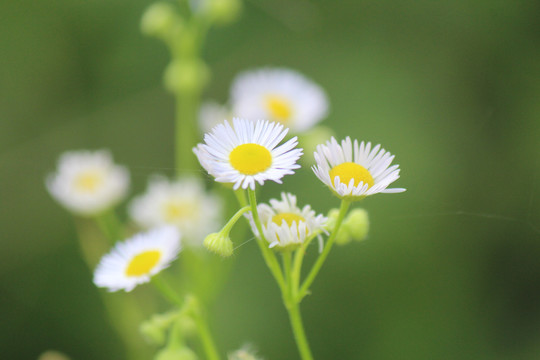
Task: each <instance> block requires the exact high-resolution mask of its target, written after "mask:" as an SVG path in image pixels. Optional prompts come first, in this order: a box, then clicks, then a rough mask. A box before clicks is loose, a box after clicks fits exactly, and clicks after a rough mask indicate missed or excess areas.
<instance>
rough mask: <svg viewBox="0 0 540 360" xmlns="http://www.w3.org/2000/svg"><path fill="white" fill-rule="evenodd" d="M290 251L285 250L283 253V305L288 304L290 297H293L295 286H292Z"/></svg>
mask: <svg viewBox="0 0 540 360" xmlns="http://www.w3.org/2000/svg"><path fill="white" fill-rule="evenodd" d="M291 261H292V258H291V253H290V252H289V251H286V252H284V253H283V273H284V274H285V283H286V284H287V288H286V289H287V293H286V294H283V295H284V299H285V306H290V305H292V304H290V302H291V301H290V299H294V298H295V293H296V290H297V288H295V287H294V280H293V276H292V272H291Z"/></svg>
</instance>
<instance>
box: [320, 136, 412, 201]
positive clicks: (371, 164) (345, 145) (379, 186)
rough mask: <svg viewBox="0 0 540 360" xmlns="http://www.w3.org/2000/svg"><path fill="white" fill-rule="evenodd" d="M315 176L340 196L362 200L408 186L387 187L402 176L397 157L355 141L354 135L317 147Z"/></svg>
mask: <svg viewBox="0 0 540 360" xmlns="http://www.w3.org/2000/svg"><path fill="white" fill-rule="evenodd" d="M314 156H315V161H316V162H317V165H315V166H313V167H312V169H313V171H314V172H315V175H317V177H318V178H319V179H320V180H321V181H322V182H323V183H325V184H326V185H327V186H328V187H329V188H330V189H331V190H332V191H333V192H334V193H335V194H337V196H338V197H340V198H347V199H350V200H360V199H363V198H364V197H366V196H369V195H373V194H377V193H398V192H403V191H405V189H401V188H393V189H387V187H388V186H389V185H390V184H391V183H393V182H394V181H396V180H397V179H398V178H399V165H392V166H390V164H391V163H392V160H393V159H394V156H393V155H392V154H390V153H389V152H387V151H386V150H384V149H382V148H381V145H377V146H375V147H374V148H373V149H372V148H371V143H369V142H368V143H367V144H366V143H364V142H363V141H362V142H361V143H360V144H358V140H354V144H353V142H352V141H351V138H350V137H347V138H346V139H345V140H342V141H341V145H340V144H338V142H337V141H336V139H335V138H333V137H332V138H331V140H330V141H327V142H326V144H324V145H319V146H317V151H316V152H315V154H314Z"/></svg>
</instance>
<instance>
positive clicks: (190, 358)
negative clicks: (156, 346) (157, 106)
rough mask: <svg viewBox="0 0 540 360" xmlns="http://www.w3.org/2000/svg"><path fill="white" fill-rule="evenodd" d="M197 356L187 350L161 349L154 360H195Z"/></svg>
mask: <svg viewBox="0 0 540 360" xmlns="http://www.w3.org/2000/svg"><path fill="white" fill-rule="evenodd" d="M197 359H198V358H197V355H195V353H194V352H193V351H192V350H191V349H189V348H187V347H181V348H178V349H163V350H161V351H160V352H158V353H157V354H156V356H155V357H154V360H197Z"/></svg>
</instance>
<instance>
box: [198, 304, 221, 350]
mask: <svg viewBox="0 0 540 360" xmlns="http://www.w3.org/2000/svg"><path fill="white" fill-rule="evenodd" d="M193 301H194V304H193V320H194V321H195V325H197V330H198V332H199V338H200V340H201V343H202V345H203V348H204V352H205V354H206V359H207V360H219V359H220V356H219V353H218V352H217V348H216V345H215V343H214V339H213V338H212V334H211V333H210V330H209V329H208V325H207V323H206V319H205V317H204V314H202V310H201V308H200V306H199V302H198V301H197V299H196V298H193Z"/></svg>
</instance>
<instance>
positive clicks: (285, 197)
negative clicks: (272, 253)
mask: <svg viewBox="0 0 540 360" xmlns="http://www.w3.org/2000/svg"><path fill="white" fill-rule="evenodd" d="M269 202H270V205H267V204H259V205H258V206H257V211H258V213H259V218H260V220H261V225H262V229H263V234H264V237H265V238H266V240H267V241H268V242H269V243H270V245H269V247H271V248H272V247H274V246H275V247H277V248H281V249H294V248H295V247H297V246H299V245H301V244H303V243H304V241H305V240H306V238H307V237H308V236H309V235H311V234H313V233H314V232H316V231H319V230H323V225H324V223H325V222H326V220H327V219H326V218H325V217H324V216H323V215H320V214H319V215H317V214H316V213H315V211H313V210H312V209H311V206H309V205H306V206H304V207H303V208H302V209H300V208H299V207H298V206H297V205H296V196H294V195H293V194H290V193H281V200H276V199H271V200H270V201H269ZM247 217H248V219H249V221H250V224H251V228H252V230H253V232H254V233H255V234H256V235H257V236H258V235H259V232H258V231H257V226H256V225H255V222H254V221H253V216H252V215H251V213H250V214H248V215H247Z"/></svg>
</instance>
